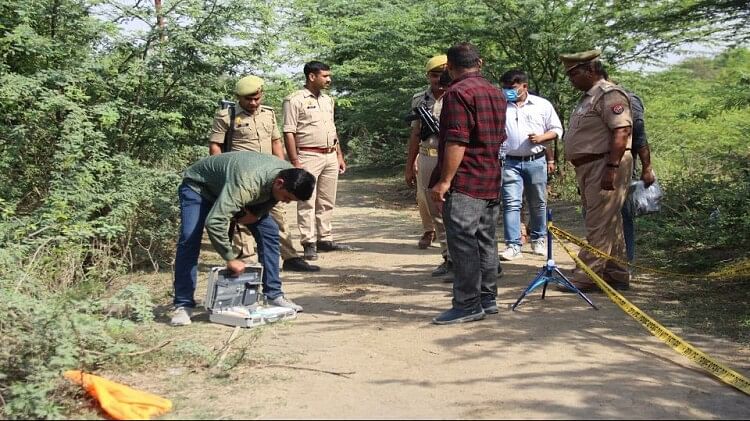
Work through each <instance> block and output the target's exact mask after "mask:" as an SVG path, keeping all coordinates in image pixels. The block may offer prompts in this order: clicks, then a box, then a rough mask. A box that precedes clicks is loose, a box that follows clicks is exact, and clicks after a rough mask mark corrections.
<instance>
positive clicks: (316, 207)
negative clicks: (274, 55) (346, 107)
mask: <svg viewBox="0 0 750 421" xmlns="http://www.w3.org/2000/svg"><path fill="white" fill-rule="evenodd" d="M304 73H305V88H304V89H301V90H298V91H296V92H294V93H293V94H291V95H289V96H287V97H286V98H284V105H283V112H284V127H283V132H284V143H285V144H286V153H287V155H288V156H289V161H291V163H292V164H293V165H294V166H295V167H297V168H303V169H305V170H307V171H309V172H310V173H312V174H313V175H314V176H315V178H316V179H317V183H316V185H315V191H314V192H313V195H312V197H311V198H310V199H309V200H306V201H299V202H297V224H298V225H299V231H300V241H301V243H302V247H304V250H305V254H304V255H305V259H307V260H316V259H317V258H318V253H317V252H318V251H336V250H351V247H349V246H347V245H344V244H338V243H335V242H334V241H333V233H332V227H331V219H332V218H333V207H334V206H335V204H336V185H337V182H338V178H339V174H343V173H344V172H345V171H346V162H345V161H344V155H343V154H342V152H341V145H340V144H339V140H338V135H337V133H336V126H335V124H334V121H333V108H334V105H333V99H332V98H331V97H330V96H328V95H326V94H324V93H323V92H322V90H323V89H326V88H328V87H329V86H330V85H331V69H330V67H329V66H328V65H326V64H325V63H321V62H319V61H311V62H309V63H307V64H305V67H304Z"/></svg>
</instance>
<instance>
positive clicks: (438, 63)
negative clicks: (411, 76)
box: [424, 54, 448, 72]
mask: <svg viewBox="0 0 750 421" xmlns="http://www.w3.org/2000/svg"><path fill="white" fill-rule="evenodd" d="M446 64H448V56H447V55H445V54H441V55H439V56H435V57H433V58H431V59H429V60H427V64H426V65H425V66H424V69H425V70H424V71H425V72H429V71H430V70H434V69H437V68H438V67H443V66H445V65H446ZM441 70H442V69H441Z"/></svg>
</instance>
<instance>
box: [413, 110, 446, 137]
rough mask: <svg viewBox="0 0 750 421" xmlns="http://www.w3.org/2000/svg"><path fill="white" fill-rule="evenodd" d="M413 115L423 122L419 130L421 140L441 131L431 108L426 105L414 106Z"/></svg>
mask: <svg viewBox="0 0 750 421" xmlns="http://www.w3.org/2000/svg"><path fill="white" fill-rule="evenodd" d="M412 116H413V117H411V119H412V120H416V119H417V118H418V119H419V120H420V121H421V122H422V129H421V131H420V132H419V139H420V140H425V139H427V138H428V137H430V136H432V135H434V134H438V133H439V132H440V125H439V123H438V121H437V120H435V117H434V116H433V115H432V113H431V112H430V110H428V109H427V107H426V106H424V105H420V106H418V107H414V111H413V114H412Z"/></svg>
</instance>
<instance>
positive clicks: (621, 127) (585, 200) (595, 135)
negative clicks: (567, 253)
mask: <svg viewBox="0 0 750 421" xmlns="http://www.w3.org/2000/svg"><path fill="white" fill-rule="evenodd" d="M600 54H601V51H599V50H592V51H585V52H582V53H576V54H563V55H561V56H560V59H561V60H562V62H563V65H564V66H565V72H566V73H567V76H568V79H569V80H570V83H571V84H572V85H573V87H575V88H576V89H578V90H580V91H582V92H583V96H582V97H581V99H580V101H579V102H578V104H577V105H576V107H575V110H574V111H573V113H572V114H571V116H570V124H569V126H568V131H567V133H566V134H565V137H564V139H563V140H564V144H565V159H567V160H568V161H570V162H571V163H572V164H573V167H575V172H576V181H577V182H578V188H579V190H580V191H581V201H582V205H583V210H584V212H585V214H584V221H585V225H586V240H587V241H588V243H589V244H590V245H591V246H593V247H595V248H597V249H599V250H600V251H602V252H604V253H607V254H609V255H610V256H613V257H617V258H619V259H621V260H625V241H624V239H623V230H622V214H621V213H620V210H621V208H622V205H623V203H624V201H625V196H626V194H627V188H628V182H629V181H630V173H631V171H632V168H633V164H632V156H631V154H626V153H625V151H626V150H628V149H630V147H631V128H632V125H633V121H632V118H631V111H630V101H629V99H628V95H627V93H626V92H625V91H623V90H622V88H620V87H618V86H617V85H615V84H613V83H611V82H609V81H607V80H606V78H605V77H604V76H605V75H606V71H605V69H604V66H603V64H602V62H601V61H600V60H599V56H600ZM578 257H579V258H580V259H581V260H582V261H583V262H584V263H585V264H586V265H587V266H588V267H590V268H591V269H592V270H593V271H594V272H596V273H597V275H599V276H600V277H602V279H604V280H605V281H606V282H607V283H609V284H610V285H611V286H612V287H613V288H616V289H623V290H624V289H628V288H629V285H630V275H629V273H628V270H627V268H625V267H623V266H622V265H620V264H618V263H616V262H614V261H612V260H607V259H603V258H600V257H597V256H596V255H594V254H593V253H590V252H588V251H586V250H585V249H584V250H581V252H580V253H579V254H578ZM572 282H573V283H574V284H575V285H576V287H578V288H579V289H581V290H583V291H592V290H595V289H596V288H595V284H594V283H593V282H592V281H591V280H590V279H589V278H588V276H587V275H586V274H585V272H583V271H582V270H580V269H579V268H577V269H576V270H574V273H573V279H572Z"/></svg>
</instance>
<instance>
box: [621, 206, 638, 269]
mask: <svg viewBox="0 0 750 421" xmlns="http://www.w3.org/2000/svg"><path fill="white" fill-rule="evenodd" d="M621 213H622V231H623V234H624V236H625V252H626V254H627V255H628V262H630V263H632V262H633V261H634V260H635V220H634V218H633V214H632V213H631V212H630V208H628V207H627V206H623V207H622V211H621Z"/></svg>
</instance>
